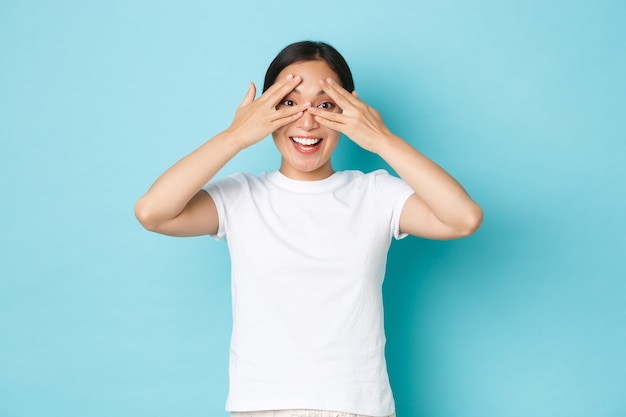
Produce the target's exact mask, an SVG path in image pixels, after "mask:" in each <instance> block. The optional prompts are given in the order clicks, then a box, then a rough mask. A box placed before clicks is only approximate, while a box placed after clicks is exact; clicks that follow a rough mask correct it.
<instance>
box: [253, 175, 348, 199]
mask: <svg viewBox="0 0 626 417" xmlns="http://www.w3.org/2000/svg"><path fill="white" fill-rule="evenodd" d="M341 174H342V171H335V172H334V173H333V174H332V175H330V176H329V177H327V178H324V179H322V180H313V181H308V180H295V179H293V178H289V177H287V176H286V175H285V174H283V173H282V172H280V171H271V172H265V173H264V174H263V175H264V176H265V177H266V178H267V179H268V180H269V181H270V182H271V183H272V184H274V185H276V186H277V187H280V188H283V189H286V190H289V191H295V192H299V193H309V194H313V193H322V192H325V191H329V190H331V189H333V188H335V187H337V186H338V185H339V184H341V182H342V178H345V176H344V175H341Z"/></svg>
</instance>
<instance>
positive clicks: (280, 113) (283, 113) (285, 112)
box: [274, 102, 311, 120]
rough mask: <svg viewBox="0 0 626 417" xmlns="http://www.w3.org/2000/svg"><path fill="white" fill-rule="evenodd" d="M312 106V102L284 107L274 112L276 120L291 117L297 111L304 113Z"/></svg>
mask: <svg viewBox="0 0 626 417" xmlns="http://www.w3.org/2000/svg"><path fill="white" fill-rule="evenodd" d="M310 107H311V103H308V102H307V103H304V104H298V105H297V106H291V107H284V108H282V109H280V110H277V111H276V112H275V113H274V120H278V119H282V118H284V117H290V116H291V115H293V114H295V113H303V112H304V111H306V110H307V109H308V108H310Z"/></svg>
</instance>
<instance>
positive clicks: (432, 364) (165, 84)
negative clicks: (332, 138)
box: [0, 0, 626, 417]
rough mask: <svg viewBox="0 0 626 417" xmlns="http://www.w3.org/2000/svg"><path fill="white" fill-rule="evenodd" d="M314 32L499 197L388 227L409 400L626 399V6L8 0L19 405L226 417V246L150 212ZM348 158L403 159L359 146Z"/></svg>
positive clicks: (357, 165)
mask: <svg viewBox="0 0 626 417" xmlns="http://www.w3.org/2000/svg"><path fill="white" fill-rule="evenodd" d="M303 39H313V40H323V41H327V42H329V43H331V44H333V45H334V46H336V47H337V48H338V49H339V50H340V51H341V52H342V53H343V54H344V55H345V57H346V59H347V60H348V62H349V63H350V64H351V66H352V70H353V72H354V77H355V82H356V89H357V91H358V92H359V95H360V97H361V98H363V99H364V100H365V101H367V102H368V103H369V104H371V105H372V106H374V107H376V108H377V109H378V110H379V111H380V112H381V113H382V115H383V117H384V119H385V120H386V122H387V124H388V126H389V127H390V128H391V129H392V130H393V131H394V132H395V133H397V134H399V135H400V136H402V137H404V138H405V139H406V140H407V141H409V142H410V143H411V144H412V145H414V146H415V147H416V148H418V149H420V150H421V151H422V152H424V153H425V154H426V155H427V156H429V157H431V158H432V159H434V160H435V161H436V162H438V163H439V164H441V165H442V166H443V167H444V168H446V169H447V170H448V171H449V172H450V173H451V174H452V175H454V176H455V177H457V178H458V179H459V180H460V181H461V182H462V183H463V185H464V186H465V187H466V188H467V190H468V191H469V192H470V194H471V195H472V196H473V197H474V198H475V199H476V200H477V201H478V202H479V203H480V204H481V205H482V207H483V208H484V212H485V221H484V224H483V226H482V228H481V229H480V230H479V231H478V232H477V233H476V234H475V235H474V236H472V237H470V238H468V239H465V240H459V241H450V242H433V241H427V240H422V239H417V238H407V239H405V240H403V241H400V242H394V243H393V244H392V247H391V252H390V256H389V262H388V274H387V278H386V281H385V286H384V297H385V308H386V310H385V311H386V328H387V339H388V344H387V355H388V364H389V373H390V377H391V383H392V386H393V388H394V392H395V397H396V402H397V409H398V416H399V417H454V416H458V417H518V416H519V417H561V416H563V417H574V416H580V417H588V416H594V417H618V416H624V415H626V395H625V392H626V354H625V352H626V306H625V304H626V283H625V280H626V266H625V257H626V209H625V207H626V192H625V186H624V184H625V180H626V163H624V162H625V161H624V159H625V158H624V157H625V156H626V128H625V126H626V81H625V79H626V3H625V2H624V1H621V0H612V1H611V0H598V1H594V2H585V1H565V0H542V1H538V0H530V1H500V0H469V1H462V0H442V1H437V2H427V1H422V0H417V1H404V2H403V1H399V0H387V1H364V0H360V1H356V0H355V1H337V2H272V1H268V2H262V1H242V0H235V1H222V2H220V1H208V0H207V1H200V0H190V1H177V2H174V1H171V2H165V1H147V0H145V1H132V0H126V1H122V0H115V1H95V0H91V1H79V0H76V1H69V0H59V1H54V2H52V1H50V2H48V1H43V0H41V1H18V0H3V1H2V2H1V3H0V51H1V58H0V60H1V61H0V140H1V142H0V143H1V147H0V195H1V197H0V214H1V216H0V222H1V223H2V224H1V229H0V233H1V235H0V236H1V240H0V246H1V249H2V250H1V253H0V416H2V417H26V416H28V417H31V416H43V415H45V416H49V417H55V416H90V417H101V416H102V417H104V416H156V417H158V416H164V417H165V416H173V415H177V416H225V415H226V412H225V411H224V401H225V397H226V392H227V382H228V373H227V361H228V343H229V335H230V326H231V316H230V282H229V269H230V267H229V259H228V252H227V249H226V245H225V243H224V242H215V241H214V240H213V239H211V238H210V237H201V238H188V239H179V238H170V237H165V236H159V235H156V234H151V233H149V232H147V231H144V230H143V229H142V228H141V226H140V225H139V224H138V223H137V222H136V220H135V219H134V216H133V205H134V203H135V201H136V200H137V198H138V197H139V196H140V195H141V194H142V193H143V192H145V190H146V189H147V188H148V187H149V186H150V184H151V183H152V181H153V180H154V179H155V178H156V177H157V176H158V175H159V174H160V173H161V172H162V171H163V170H165V169H166V168H167V167H168V166H169V165H171V164H172V163H174V162H175V161H176V160H178V159H179V158H180V157H182V156H184V155H185V154H186V153H188V152H190V151H192V150H193V149H195V148H196V147H197V146H199V145H200V144H201V143H203V141H205V140H207V139H208V138H210V137H211V136H212V135H214V134H216V133H217V132H219V131H221V130H223V129H225V128H226V127H227V126H228V125H229V124H230V121H231V120H232V116H233V114H234V112H235V108H236V107H237V105H238V104H239V102H240V101H241V99H242V98H243V96H244V94H245V92H246V89H247V84H248V82H250V81H254V82H255V83H256V84H257V85H258V86H259V85H260V84H261V83H262V79H263V75H264V72H265V70H266V68H267V65H268V64H269V62H270V61H271V59H272V58H273V57H274V56H275V55H276V53H278V52H279V51H280V49H282V48H283V47H284V46H285V45H287V44H289V43H291V42H294V41H299V40H303ZM278 164H279V154H278V152H277V151H276V150H275V149H274V145H273V143H272V141H271V139H267V140H265V141H263V142H262V143H260V144H258V145H256V146H254V147H252V148H250V149H247V150H246V151H244V152H242V153H241V154H239V155H238V156H237V157H236V158H235V159H234V160H233V161H232V162H231V163H230V164H229V165H227V166H226V167H225V168H224V169H223V170H222V172H220V174H219V176H223V175H227V174H229V173H232V172H235V171H242V170H243V171H250V172H253V173H259V172H261V171H266V170H274V169H276V168H277V167H278ZM334 165H335V168H337V169H347V168H351V169H360V170H365V171H369V170H373V169H376V168H380V167H385V164H384V163H383V162H382V161H381V160H380V159H379V158H378V157H376V156H374V155H371V154H368V153H367V152H366V151H363V150H361V149H359V148H358V147H356V146H355V145H354V144H352V143H351V142H350V140H349V139H347V138H343V139H342V142H341V144H340V146H339V148H338V150H337V153H336V156H335V158H334Z"/></svg>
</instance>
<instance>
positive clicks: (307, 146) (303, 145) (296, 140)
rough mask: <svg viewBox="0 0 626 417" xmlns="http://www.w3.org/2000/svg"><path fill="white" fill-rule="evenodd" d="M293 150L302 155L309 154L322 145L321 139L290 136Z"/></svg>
mask: <svg viewBox="0 0 626 417" xmlns="http://www.w3.org/2000/svg"><path fill="white" fill-rule="evenodd" d="M290 139H291V141H292V142H293V144H294V146H295V148H296V149H297V150H298V151H300V152H302V153H311V152H315V151H316V150H317V147H318V146H319V144H320V143H322V138H312V137H302V136H291V137H290Z"/></svg>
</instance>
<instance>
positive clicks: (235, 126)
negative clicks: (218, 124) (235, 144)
mask: <svg viewBox="0 0 626 417" xmlns="http://www.w3.org/2000/svg"><path fill="white" fill-rule="evenodd" d="M300 82H302V78H301V77H300V76H299V75H296V76H293V75H291V74H289V75H287V77H285V78H284V79H282V80H280V81H277V82H276V83H274V85H272V86H271V87H270V88H268V89H267V91H266V92H265V93H263V95H261V97H259V98H258V99H256V100H255V99H254V97H255V96H256V87H255V85H254V83H250V88H249V89H248V92H247V93H246V96H245V97H244V99H243V101H242V102H241V104H240V105H239V107H238V108H237V112H236V113H235V118H234V119H233V122H232V123H231V125H230V127H229V128H228V129H226V131H227V132H229V133H230V134H231V135H233V137H235V138H237V140H238V141H240V145H241V149H244V148H247V147H248V146H250V145H254V144H255V143H257V142H260V141H261V140H263V139H264V138H265V137H266V136H267V135H269V134H270V133H272V132H274V131H275V130H277V129H279V128H281V127H283V126H285V125H288V124H289V123H292V122H294V121H296V120H298V119H299V118H300V117H301V116H302V114H303V112H304V111H305V110H306V109H307V108H309V107H310V105H311V104H310V103H303V104H300V105H297V106H280V108H277V107H278V105H279V104H280V102H281V101H282V100H283V98H285V97H286V96H287V95H288V94H289V93H290V92H291V91H293V89H294V88H296V86H297V85H298V84H300Z"/></svg>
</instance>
